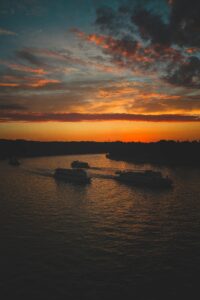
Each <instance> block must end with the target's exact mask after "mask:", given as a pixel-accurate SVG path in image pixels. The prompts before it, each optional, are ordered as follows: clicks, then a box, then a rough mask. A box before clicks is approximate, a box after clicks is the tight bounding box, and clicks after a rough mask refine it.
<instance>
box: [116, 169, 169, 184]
mask: <svg viewBox="0 0 200 300" xmlns="http://www.w3.org/2000/svg"><path fill="white" fill-rule="evenodd" d="M115 179H116V180H118V181H120V182H123V183H126V184H130V185H133V186H143V187H152V188H169V187H172V180H171V179H170V178H168V177H163V176H162V174H161V172H155V171H152V170H144V171H118V172H116V177H115Z"/></svg>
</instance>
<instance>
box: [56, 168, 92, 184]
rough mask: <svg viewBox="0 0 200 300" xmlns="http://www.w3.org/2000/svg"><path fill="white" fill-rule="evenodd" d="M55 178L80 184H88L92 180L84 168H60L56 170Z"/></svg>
mask: <svg viewBox="0 0 200 300" xmlns="http://www.w3.org/2000/svg"><path fill="white" fill-rule="evenodd" d="M54 178H55V179H59V180H63V181H67V182H73V183H78V184H87V183H90V182H91V179H90V177H89V176H88V174H87V172H86V171H85V170H82V169H64V168H58V169H56V170H55V172H54Z"/></svg>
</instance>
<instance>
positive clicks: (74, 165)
mask: <svg viewBox="0 0 200 300" xmlns="http://www.w3.org/2000/svg"><path fill="white" fill-rule="evenodd" d="M71 167H72V168H74V169H77V168H78V169H89V168H90V166H89V164H88V163H87V162H84V161H79V160H74V161H73V162H72V163H71Z"/></svg>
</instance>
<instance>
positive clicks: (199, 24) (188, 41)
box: [169, 0, 200, 47]
mask: <svg viewBox="0 0 200 300" xmlns="http://www.w3.org/2000/svg"><path fill="white" fill-rule="evenodd" d="M199 15H200V1H199V0H173V1H172V4H171V14H170V22H169V26H170V27H171V34H172V41H173V43H176V44H178V45H180V46H187V47H200V34H199V32H200V17H199Z"/></svg>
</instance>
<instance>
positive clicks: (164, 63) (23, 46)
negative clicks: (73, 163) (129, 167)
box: [0, 0, 200, 142]
mask: <svg viewBox="0 0 200 300" xmlns="http://www.w3.org/2000/svg"><path fill="white" fill-rule="evenodd" d="M199 16H200V1H199V0H190V1H188V0H168V1H167V0H132V1H128V0H127V1H125V0H105V1H104V0H84V1H83V0H73V1H72V0H57V1H47V0H18V1H13V0H1V2H0V138H8V139H29V140H46V141H48V140H63V141H72V140H76V141H77V140H96V141H116V140H122V141H146V142H148V141H157V140H160V139H175V140H194V139H200V17H199Z"/></svg>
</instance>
